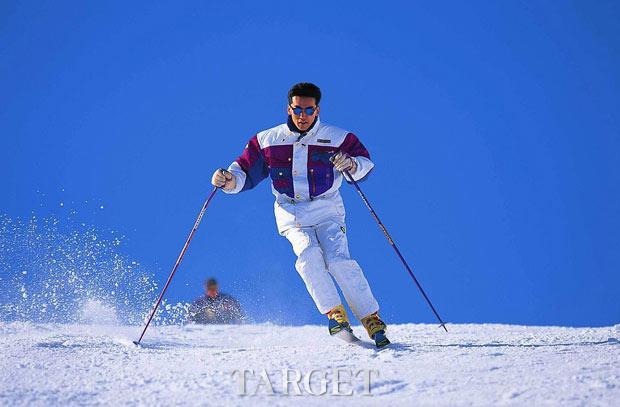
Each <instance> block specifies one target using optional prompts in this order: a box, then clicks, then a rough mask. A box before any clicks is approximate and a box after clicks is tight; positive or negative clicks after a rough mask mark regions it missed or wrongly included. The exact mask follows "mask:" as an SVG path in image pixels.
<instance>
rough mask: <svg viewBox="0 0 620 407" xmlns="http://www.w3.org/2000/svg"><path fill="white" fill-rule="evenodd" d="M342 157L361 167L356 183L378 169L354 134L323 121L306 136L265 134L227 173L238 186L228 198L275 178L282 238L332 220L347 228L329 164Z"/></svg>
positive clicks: (283, 131)
mask: <svg viewBox="0 0 620 407" xmlns="http://www.w3.org/2000/svg"><path fill="white" fill-rule="evenodd" d="M339 151H341V152H343V153H348V154H349V155H350V156H351V157H353V159H354V160H355V161H356V164H357V170H356V171H355V174H352V176H353V178H354V179H355V180H356V181H359V180H361V179H362V178H365V177H366V176H367V175H368V173H369V172H370V170H371V169H372V168H373V166H374V164H373V162H372V161H370V155H369V154H368V150H366V148H365V147H364V146H363V145H362V143H361V142H360V141H359V140H358V138H357V137H356V136H355V135H354V134H353V133H351V132H349V131H346V130H342V129H339V128H337V127H334V126H330V125H327V124H322V123H321V122H320V120H319V119H318V118H317V122H316V123H315V124H314V127H312V129H311V130H310V131H308V132H307V133H306V134H305V135H304V136H301V135H300V133H297V132H294V131H291V130H290V129H289V127H288V125H287V124H286V123H284V124H281V125H279V126H276V127H273V128H271V129H268V130H265V131H261V132H260V133H258V134H257V135H256V136H254V137H252V138H251V139H250V141H249V142H248V144H247V145H246V147H245V149H244V150H243V154H241V156H240V157H239V158H237V160H236V161H234V162H233V163H232V164H231V165H230V166H229V167H228V171H230V172H231V173H232V174H233V176H234V177H235V178H236V182H237V184H236V186H235V188H234V189H233V190H231V191H224V192H226V193H229V194H235V193H238V192H241V191H246V190H248V189H252V188H254V187H255V186H256V185H257V184H258V183H259V182H261V181H262V180H263V179H265V178H267V177H270V178H271V189H272V191H273V194H274V195H275V197H276V201H275V204H274V211H275V215H276V223H277V225H278V232H279V233H280V234H282V233H283V232H284V231H286V230H287V229H289V228H291V227H306V226H314V225H317V224H319V223H321V222H324V221H326V220H329V219H332V220H334V221H337V222H340V223H342V224H343V225H344V216H345V211H344V205H343V203H342V198H341V197H340V193H339V192H338V188H340V185H341V184H342V174H341V173H340V171H336V170H335V169H334V166H333V164H332V163H331V161H330V157H331V156H333V155H334V154H336V153H337V152H339Z"/></svg>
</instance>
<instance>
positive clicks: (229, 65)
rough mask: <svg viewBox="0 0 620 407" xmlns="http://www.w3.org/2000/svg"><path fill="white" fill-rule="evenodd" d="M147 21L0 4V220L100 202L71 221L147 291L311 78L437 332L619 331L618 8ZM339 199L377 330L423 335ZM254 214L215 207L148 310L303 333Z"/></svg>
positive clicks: (189, 14) (369, 229) (348, 193)
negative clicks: (222, 315) (218, 315)
mask: <svg viewBox="0 0 620 407" xmlns="http://www.w3.org/2000/svg"><path fill="white" fill-rule="evenodd" d="M156 3H157V4H153V2H75V1H72V2H63V1H60V2H17V1H3V2H2V3H1V4H0V174H1V176H2V181H1V186H2V192H1V194H2V206H1V212H2V213H4V214H6V215H8V216H11V217H27V216H29V215H30V214H31V213H32V211H38V212H37V213H39V212H41V211H43V212H55V213H57V214H60V215H59V216H62V211H63V210H67V209H66V207H64V208H63V207H60V206H59V203H60V202H66V203H67V206H71V205H74V206H79V205H78V203H81V202H84V201H86V200H89V201H90V202H97V205H99V203H100V204H101V205H103V206H104V209H102V210H99V211H92V212H89V213H90V215H88V219H87V220H88V222H90V223H92V224H94V225H96V226H97V227H100V228H102V229H106V230H107V229H113V230H117V231H120V232H121V233H124V234H125V235H126V236H127V239H126V241H125V243H124V245H123V246H122V250H124V252H125V254H127V255H128V256H130V257H131V258H134V259H137V260H139V261H140V262H142V263H143V264H144V265H146V266H147V267H149V269H150V270H151V271H152V272H154V273H156V275H157V278H158V279H159V280H160V281H162V282H163V281H164V280H165V278H166V276H167V274H168V272H169V268H170V267H171V266H172V264H173V263H174V260H175V258H176V256H177V254H178V251H179V250H180V248H181V246H182V244H183V242H184V239H185V237H186V235H187V233H188V231H189V229H190V228H191V226H192V223H193V221H194V218H195V216H196V213H197V211H198V210H199V208H200V205H201V204H202V201H203V199H204V197H205V196H206V194H208V193H209V191H210V184H209V180H210V176H211V173H212V172H213V170H214V168H216V167H219V166H226V165H228V164H229V162H230V161H231V160H232V159H234V158H236V157H237V155H238V154H239V153H240V152H241V151H242V149H243V147H244V145H245V143H246V141H247V139H249V138H250V137H251V136H252V135H253V134H255V133H256V132H257V131H259V130H262V129H265V128H268V127H271V126H273V125H276V124H279V123H281V122H283V121H284V120H285V110H284V109H285V106H286V91H287V90H288V88H289V87H290V85H292V84H293V83H295V82H299V81H311V82H314V83H316V84H318V85H319V86H320V87H321V88H322V90H323V94H324V100H323V102H322V110H321V113H322V120H323V121H324V122H327V123H331V124H334V125H337V126H340V127H344V128H347V129H350V130H352V131H354V132H355V133H356V134H357V135H358V136H359V137H360V139H361V140H362V141H363V142H364V144H365V145H366V146H367V148H368V149H369V150H370V152H371V156H372V158H373V160H374V161H375V163H376V169H375V171H374V173H373V174H372V176H371V177H370V178H369V180H368V181H367V182H365V183H363V184H362V187H363V189H364V191H365V192H366V193H367V195H368V197H369V198H370V200H371V202H372V203H373V205H374V206H375V209H376V210H377V211H378V213H379V215H380V216H381V217H382V219H383V221H384V223H385V224H386V226H387V227H388V229H389V230H390V232H391V234H392V235H393V237H394V239H395V240H396V242H397V243H398V245H399V246H400V248H401V251H402V252H403V253H404V255H405V257H406V258H407V259H408V260H409V261H410V262H411V263H412V264H413V266H414V270H415V272H416V273H417V275H418V277H419V279H420V281H421V282H422V284H423V285H424V287H425V288H426V290H427V292H428V293H429V295H430V297H431V299H432V300H433V301H434V303H435V305H436V307H437V308H438V310H439V311H440V313H441V314H442V316H443V317H444V318H445V319H446V320H447V321H450V322H506V323H522V324H566V325H604V324H612V323H618V322H620V301H619V299H618V298H619V295H618V292H619V289H618V287H619V286H620V216H619V208H620V192H619V185H620V171H619V169H620V165H619V162H620V110H619V108H618V107H619V106H620V82H619V81H620V25H619V24H618V21H619V20H620V3H618V2H614V1H596V2H586V1H581V2H578V1H574V2H571V1H547V2H529V3H528V2H517V1H503V2H466V3H465V2H448V3H441V4H422V3H421V2H392V3H389V4H387V3H381V2H359V1H356V2H321V1H318V2H305V3H304V2H298V3H294V2H199V1H196V2H183V3H180V2H156ZM342 193H343V196H344V199H345V204H346V206H347V210H348V217H347V221H348V226H349V233H350V245H351V251H352V253H353V255H354V256H355V257H356V258H357V260H358V261H359V262H360V264H361V265H362V267H363V268H364V270H365V272H366V275H367V277H368V279H369V281H370V283H371V286H372V288H373V290H374V292H375V294H376V296H377V297H378V299H379V302H380V304H381V306H382V313H383V315H384V316H385V319H386V320H387V322H406V321H411V322H432V321H433V320H434V319H433V316H432V314H431V312H430V310H429V309H427V307H426V305H425V304H424V302H423V300H422V299H421V297H420V295H419V294H418V292H417V290H416V288H415V286H414V284H413V282H411V281H410V279H409V277H408V276H407V274H406V272H405V271H404V269H403V268H402V266H401V265H400V263H399V262H398V260H397V258H396V257H395V256H394V254H393V253H392V251H391V249H390V247H389V246H388V245H387V243H386V242H385V239H384V236H383V235H382V233H381V232H380V231H379V230H378V229H377V227H376V226H375V224H374V221H373V219H372V218H371V217H370V215H369V214H368V212H367V210H366V208H365V207H364V205H363V204H362V202H361V201H360V200H359V198H358V197H357V195H356V194H355V191H354V190H353V189H352V188H351V187H349V186H348V185H344V186H343V189H342ZM42 202H43V203H42ZM72 203H73V204H72ZM272 203H273V197H272V195H271V193H270V189H269V185H268V183H267V182H264V183H263V184H262V185H261V186H260V187H259V188H257V189H255V190H252V191H250V192H247V193H243V194H241V195H237V196H224V195H223V194H221V195H218V196H216V199H215V200H214V201H213V204H212V206H211V207H210V208H209V211H208V213H207V215H206V217H205V218H204V220H203V223H202V226H201V228H200V230H199V232H198V235H197V237H196V239H195V241H194V242H193V244H192V246H191V247H190V250H189V253H188V255H187V256H186V260H185V262H184V264H183V265H182V268H181V270H180V271H179V273H178V274H177V276H176V279H175V281H174V282H173V285H172V287H171V289H170V291H169V295H168V297H169V298H170V299H171V300H173V301H181V300H188V299H192V298H194V297H195V296H197V295H198V294H199V293H200V291H201V288H200V283H201V281H202V280H203V279H204V278H206V277H207V276H210V275H216V276H217V277H219V279H220V281H221V283H222V285H223V288H224V290H225V291H229V292H231V293H233V294H235V295H237V296H239V297H240V299H241V300H242V301H243V302H244V303H245V304H246V305H247V306H248V307H249V308H250V313H251V314H254V315H255V316H256V317H257V318H258V319H259V320H264V319H267V318H272V319H274V320H278V321H281V322H285V323H319V322H322V321H323V317H322V316H320V315H318V313H317V311H316V309H315V308H314V305H313V303H312V302H311V300H310V297H309V296H308V295H307V293H306V291H305V288H304V286H303V284H302V281H301V279H300V278H299V277H298V275H297V273H296V271H295V270H294V268H293V263H294V255H293V253H292V250H291V249H290V246H289V244H288V242H287V241H286V240H285V239H284V238H282V237H280V236H279V235H278V234H277V232H276V228H275V222H274V218H273V212H272ZM41 205H43V207H42V206H41Z"/></svg>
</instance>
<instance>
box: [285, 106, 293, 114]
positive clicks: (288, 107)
mask: <svg viewBox="0 0 620 407" xmlns="http://www.w3.org/2000/svg"><path fill="white" fill-rule="evenodd" d="M286 113H287V114H288V115H289V116H292V115H293V109H291V105H290V104H288V105H286Z"/></svg>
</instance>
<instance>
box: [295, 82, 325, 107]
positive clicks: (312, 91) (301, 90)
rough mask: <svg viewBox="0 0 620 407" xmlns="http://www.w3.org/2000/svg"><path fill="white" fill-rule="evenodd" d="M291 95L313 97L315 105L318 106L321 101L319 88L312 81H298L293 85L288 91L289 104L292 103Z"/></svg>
mask: <svg viewBox="0 0 620 407" xmlns="http://www.w3.org/2000/svg"><path fill="white" fill-rule="evenodd" d="M293 96H306V97H310V98H314V100H315V101H316V105H317V106H318V105H319V102H320V101H321V89H319V87H318V86H316V85H315V84H314V83H310V82H299V83H296V84H295V85H293V87H292V88H291V89H290V90H289V91H288V104H289V105H290V104H291V103H293Z"/></svg>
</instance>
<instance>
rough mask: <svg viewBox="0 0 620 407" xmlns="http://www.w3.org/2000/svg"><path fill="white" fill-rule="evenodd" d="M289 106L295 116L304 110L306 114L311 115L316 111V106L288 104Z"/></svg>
mask: <svg viewBox="0 0 620 407" xmlns="http://www.w3.org/2000/svg"><path fill="white" fill-rule="evenodd" d="M290 106H291V109H292V110H293V113H294V114H295V116H299V115H300V114H301V112H304V113H305V114H306V116H312V115H313V114H314V112H316V107H299V106H293V105H290Z"/></svg>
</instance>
